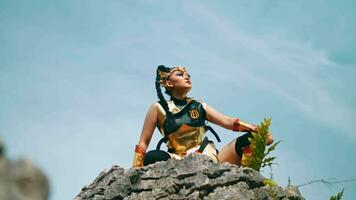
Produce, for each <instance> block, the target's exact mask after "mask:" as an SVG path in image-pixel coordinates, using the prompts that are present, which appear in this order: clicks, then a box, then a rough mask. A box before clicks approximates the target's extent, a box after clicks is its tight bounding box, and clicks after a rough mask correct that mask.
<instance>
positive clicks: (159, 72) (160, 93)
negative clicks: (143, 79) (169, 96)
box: [155, 65, 173, 119]
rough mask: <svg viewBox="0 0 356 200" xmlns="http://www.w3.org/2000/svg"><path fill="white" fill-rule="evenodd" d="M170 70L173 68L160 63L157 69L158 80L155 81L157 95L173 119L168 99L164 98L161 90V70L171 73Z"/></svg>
mask: <svg viewBox="0 0 356 200" xmlns="http://www.w3.org/2000/svg"><path fill="white" fill-rule="evenodd" d="M170 71H171V68H169V67H165V66H164V65H159V66H158V67H157V70H156V82H155V86H156V91H157V96H158V99H159V100H160V102H161V105H162V107H163V109H164V111H165V112H166V115H167V119H172V118H173V114H172V113H171V112H170V111H169V108H168V104H167V101H166V99H165V98H164V96H163V94H162V91H161V72H166V73H169V72H170Z"/></svg>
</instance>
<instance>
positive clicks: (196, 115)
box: [189, 109, 199, 119]
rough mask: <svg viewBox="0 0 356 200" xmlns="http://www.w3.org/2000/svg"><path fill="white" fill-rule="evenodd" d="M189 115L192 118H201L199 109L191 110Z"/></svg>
mask: <svg viewBox="0 0 356 200" xmlns="http://www.w3.org/2000/svg"><path fill="white" fill-rule="evenodd" d="M189 115H190V117H191V118H192V119H198V118H199V111H198V109H193V110H189Z"/></svg>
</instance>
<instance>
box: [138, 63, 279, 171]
mask: <svg viewBox="0 0 356 200" xmlns="http://www.w3.org/2000/svg"><path fill="white" fill-rule="evenodd" d="M160 86H163V87H164V88H165V89H166V93H167V94H168V95H169V96H170V97H171V98H170V100H169V101H166V100H165V99H164V97H163V94H162V92H161V87H160ZM191 89H192V83H191V80H190V75H189V74H188V72H187V70H186V69H185V68H184V67H181V66H177V67H173V68H167V67H165V66H163V65H160V66H158V68H157V77H156V90H157V96H158V98H159V102H156V103H154V104H153V105H152V106H151V107H150V109H149V110H148V113H147V115H146V118H145V122H144V125H143V128H142V132H141V137H140V140H139V143H138V145H136V148H135V156H134V161H133V167H136V168H138V167H142V166H145V165H149V164H151V163H154V162H157V161H163V160H168V159H169V158H174V159H183V158H184V157H185V156H187V155H188V154H190V153H201V154H204V155H207V156H209V157H210V158H211V159H212V160H213V161H214V162H229V163H232V164H237V165H241V164H244V157H245V156H246V155H248V154H249V153H248V152H249V144H250V143H249V140H248V138H249V137H252V136H251V132H256V130H257V128H256V126H255V125H251V124H249V123H246V122H244V121H242V120H239V119H238V118H233V117H228V116H226V115H223V114H221V113H219V112H217V111H216V110H214V109H213V108H212V107H211V106H209V105H207V104H206V103H204V102H202V101H197V100H194V99H193V98H189V97H187V94H188V92H189V91H190V90H191ZM206 121H209V122H212V123H214V124H217V125H219V126H221V127H224V128H226V129H229V130H233V131H244V132H248V133H246V134H244V135H242V136H240V137H238V138H236V139H235V140H233V141H232V142H230V143H229V144H228V145H226V146H225V147H224V148H223V149H222V150H221V151H220V152H219V151H217V150H216V149H215V145H214V143H213V142H212V141H210V140H208V138H207V137H206V136H205V132H206V131H207V130H210V131H212V132H213V134H214V135H215V136H216V138H217V140H218V141H220V139H219V137H218V136H217V135H216V133H215V131H214V130H213V129H212V128H211V127H209V126H206ZM155 127H157V128H158V129H159V131H160V132H161V134H162V136H163V138H162V140H161V141H160V142H159V144H158V145H157V149H156V150H152V151H149V152H147V153H146V150H147V147H148V145H149V143H150V140H151V138H152V134H153V131H154V129H155ZM162 142H165V143H166V145H167V147H168V152H166V151H162V150H159V148H160V145H161V143H162ZM272 142H273V140H272V136H271V135H269V139H268V143H269V144H271V143H272ZM243 152H245V153H243ZM249 155H251V153H250V154H249Z"/></svg>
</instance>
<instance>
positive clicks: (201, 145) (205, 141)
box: [156, 126, 221, 153]
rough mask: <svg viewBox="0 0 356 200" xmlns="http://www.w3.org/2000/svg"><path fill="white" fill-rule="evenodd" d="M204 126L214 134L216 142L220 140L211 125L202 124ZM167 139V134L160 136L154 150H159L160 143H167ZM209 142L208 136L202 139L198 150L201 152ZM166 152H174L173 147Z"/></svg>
mask: <svg viewBox="0 0 356 200" xmlns="http://www.w3.org/2000/svg"><path fill="white" fill-rule="evenodd" d="M204 128H205V129H206V130H209V131H210V132H211V133H213V135H214V136H215V138H216V140H217V141H218V142H221V140H220V137H219V135H218V134H217V133H216V132H215V130H214V129H213V128H212V127H211V126H204ZM167 141H168V136H165V137H163V138H161V139H160V140H159V142H158V144H157V146H156V150H160V149H161V145H162V143H163V142H164V143H167ZM209 142H210V141H209V139H208V137H205V138H204V140H203V142H202V143H201V144H200V148H199V149H198V151H199V152H200V153H201V152H203V151H204V149H205V147H206V145H208V144H209ZM168 152H170V153H174V152H175V150H174V149H173V148H170V149H168Z"/></svg>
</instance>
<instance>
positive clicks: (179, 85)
mask: <svg viewBox="0 0 356 200" xmlns="http://www.w3.org/2000/svg"><path fill="white" fill-rule="evenodd" d="M166 86H167V87H168V88H169V89H170V90H182V91H184V92H189V91H190V90H191V89H192V82H191V81H190V75H189V74H188V72H186V71H181V70H176V71H174V72H173V73H172V74H171V75H170V76H169V78H168V80H167V82H166Z"/></svg>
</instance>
